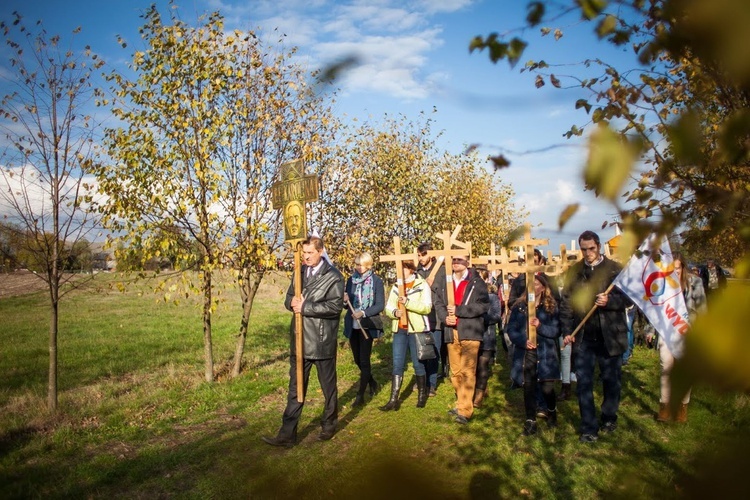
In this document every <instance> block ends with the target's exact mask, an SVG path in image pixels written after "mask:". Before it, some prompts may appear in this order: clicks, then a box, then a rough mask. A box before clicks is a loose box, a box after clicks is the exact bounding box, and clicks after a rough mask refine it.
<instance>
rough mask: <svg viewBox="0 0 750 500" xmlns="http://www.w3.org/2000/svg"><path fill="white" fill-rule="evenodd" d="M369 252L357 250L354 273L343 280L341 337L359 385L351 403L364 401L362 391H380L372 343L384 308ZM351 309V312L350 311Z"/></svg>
mask: <svg viewBox="0 0 750 500" xmlns="http://www.w3.org/2000/svg"><path fill="white" fill-rule="evenodd" d="M372 264H373V259H372V255H370V254H369V253H367V252H363V253H361V254H360V255H359V256H358V257H357V258H355V259H354V272H353V273H352V276H351V277H350V278H349V279H348V280H347V281H346V289H345V292H344V304H345V305H346V307H347V310H346V315H345V316H344V336H345V337H346V338H348V339H349V345H350V346H351V348H352V355H353V356H354V364H356V365H357V367H358V368H359V388H358V390H357V396H356V397H355V399H354V402H353V403H352V406H359V405H362V404H364V402H365V390H366V389H367V387H368V386H369V387H370V395H371V396H374V395H375V394H376V393H377V392H378V391H379V390H380V384H378V382H377V381H376V380H375V378H374V377H373V376H372V365H371V364H370V357H371V355H372V342H373V340H374V339H376V338H379V337H381V336H382V335H383V320H382V319H381V318H380V313H381V312H382V311H383V309H384V308H385V290H384V287H383V280H382V279H380V277H379V276H378V275H377V274H375V273H373V271H372ZM352 311H353V312H352Z"/></svg>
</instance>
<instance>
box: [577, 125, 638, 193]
mask: <svg viewBox="0 0 750 500" xmlns="http://www.w3.org/2000/svg"><path fill="white" fill-rule="evenodd" d="M634 161H635V154H634V149H633V147H632V146H630V144H628V143H627V142H626V141H625V140H624V139H623V138H621V137H620V136H619V135H618V134H616V133H615V132H613V131H612V130H611V129H610V128H609V127H608V126H606V125H604V124H602V125H599V127H598V128H597V129H596V130H595V131H594V132H593V133H592V134H591V138H590V139H589V157H588V161H587V162H586V168H585V171H584V179H585V181H586V185H587V186H588V187H590V188H593V189H594V190H595V191H596V192H597V194H601V195H602V196H604V197H605V198H607V199H608V200H610V201H615V199H616V198H617V197H618V196H619V195H620V192H621V191H622V188H623V186H624V185H625V182H626V181H627V179H628V176H629V175H630V170H631V169H632V167H633V163H634Z"/></svg>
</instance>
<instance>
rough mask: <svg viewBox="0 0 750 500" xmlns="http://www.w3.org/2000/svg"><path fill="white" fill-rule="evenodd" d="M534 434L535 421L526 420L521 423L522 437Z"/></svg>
mask: <svg viewBox="0 0 750 500" xmlns="http://www.w3.org/2000/svg"><path fill="white" fill-rule="evenodd" d="M534 434H536V421H535V420H531V419H528V420H526V422H524V423H523V435H524V436H533V435H534Z"/></svg>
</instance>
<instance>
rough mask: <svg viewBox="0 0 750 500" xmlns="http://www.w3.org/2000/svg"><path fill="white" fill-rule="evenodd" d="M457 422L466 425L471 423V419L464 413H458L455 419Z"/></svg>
mask: <svg viewBox="0 0 750 500" xmlns="http://www.w3.org/2000/svg"><path fill="white" fill-rule="evenodd" d="M454 420H455V421H456V423H457V424H461V425H466V424H468V423H469V419H468V418H466V417H464V416H463V415H456V418H455V419H454Z"/></svg>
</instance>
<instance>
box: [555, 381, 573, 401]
mask: <svg viewBox="0 0 750 500" xmlns="http://www.w3.org/2000/svg"><path fill="white" fill-rule="evenodd" d="M569 398H570V384H563V385H562V389H561V390H560V394H559V395H558V396H557V400H558V401H567V400H568V399H569Z"/></svg>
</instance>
